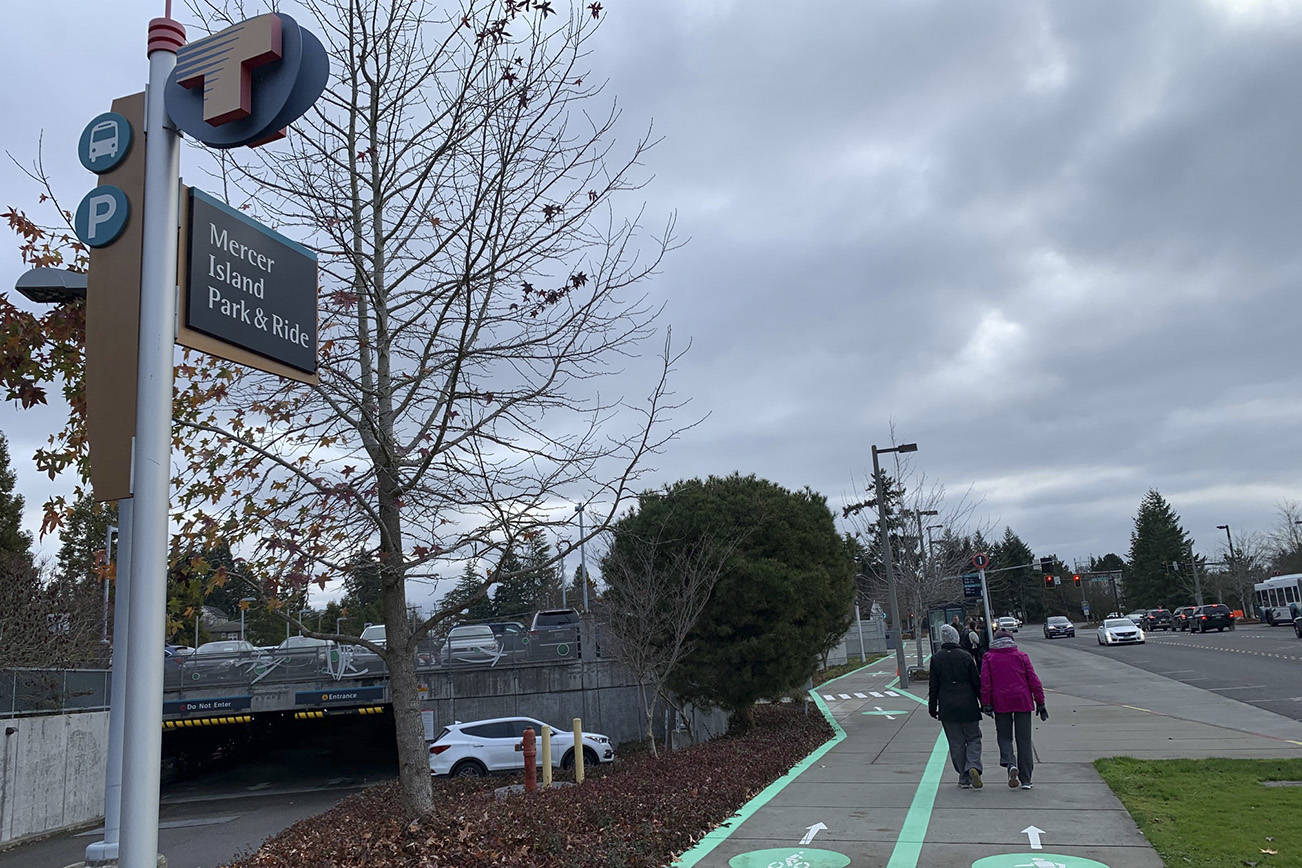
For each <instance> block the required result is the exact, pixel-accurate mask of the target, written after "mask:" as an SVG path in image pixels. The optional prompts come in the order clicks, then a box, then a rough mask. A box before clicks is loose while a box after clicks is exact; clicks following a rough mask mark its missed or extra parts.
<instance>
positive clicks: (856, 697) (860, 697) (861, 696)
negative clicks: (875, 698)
mask: <svg viewBox="0 0 1302 868" xmlns="http://www.w3.org/2000/svg"><path fill="white" fill-rule="evenodd" d="M854 698H855V699H867V698H868V697H867V696H864V695H863V694H862V693H856V694H855V695H854Z"/></svg>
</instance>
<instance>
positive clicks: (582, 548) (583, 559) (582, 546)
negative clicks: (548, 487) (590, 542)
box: [574, 503, 588, 612]
mask: <svg viewBox="0 0 1302 868" xmlns="http://www.w3.org/2000/svg"><path fill="white" fill-rule="evenodd" d="M586 506H587V504H586V503H580V504H579V505H578V506H576V507H574V511H575V512H577V513H578V514H579V569H581V570H582V571H583V611H584V612H587V611H588V554H587V548H586V541H585V540H584V532H583V510H584V508H585V507H586Z"/></svg>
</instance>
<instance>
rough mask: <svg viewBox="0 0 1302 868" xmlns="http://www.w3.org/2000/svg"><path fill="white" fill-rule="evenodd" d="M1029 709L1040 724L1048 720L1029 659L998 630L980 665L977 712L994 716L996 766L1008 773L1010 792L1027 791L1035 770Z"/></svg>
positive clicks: (1003, 631)
mask: <svg viewBox="0 0 1302 868" xmlns="http://www.w3.org/2000/svg"><path fill="white" fill-rule="evenodd" d="M1032 709H1034V710H1035V712H1036V713H1037V714H1039V715H1040V720H1048V719H1049V712H1048V710H1047V709H1046V708H1045V707H1044V687H1043V686H1042V685H1041V684H1040V679H1039V676H1037V675H1036V674H1035V668H1034V667H1032V666H1031V658H1030V657H1027V656H1026V654H1025V652H1023V651H1019V650H1018V648H1017V643H1015V642H1014V641H1013V635H1012V634H1011V633H1009V632H1008V631H1007V630H1000V631H998V632H997V633H995V639H994V641H993V642H991V643H990V650H989V651H987V652H986V655H985V659H983V660H982V661H981V710H982V711H983V712H985V713H986V714H990V713H993V714H994V716H995V739H996V741H998V742H999V764H1000V765H1001V766H1003V767H1004V768H1006V769H1008V786H1009V787H1010V788H1012V789H1017V788H1018V787H1019V786H1020V787H1021V788H1022V789H1024V790H1029V789H1030V788H1031V773H1032V772H1033V771H1034V770H1035V751H1034V748H1032V746H1031V711H1032ZM1014 739H1016V742H1017V749H1016V751H1014V750H1013V742H1014Z"/></svg>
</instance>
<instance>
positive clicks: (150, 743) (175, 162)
mask: <svg viewBox="0 0 1302 868" xmlns="http://www.w3.org/2000/svg"><path fill="white" fill-rule="evenodd" d="M184 44H185V28H183V27H182V26H181V25H180V24H179V23H178V22H176V21H173V20H172V19H171V18H170V17H165V18H155V19H154V20H153V21H151V22H149V42H148V48H147V53H148V55H149V91H148V96H147V98H146V103H147V104H146V107H145V209H144V221H143V236H144V242H143V245H142V249H141V271H140V361H139V371H138V374H137V377H138V379H137V383H136V440H135V452H134V455H133V458H132V477H133V479H132V493H133V496H134V498H135V514H134V515H133V516H132V518H133V519H134V522H133V524H134V527H132V529H131V580H130V581H131V588H130V595H131V596H130V606H131V613H130V615H129V616H128V617H129V619H130V627H131V648H130V650H129V653H128V655H127V666H126V672H125V675H126V682H127V685H126V688H127V690H126V720H125V737H124V739H123V751H122V753H123V756H122V765H123V768H125V769H130V770H131V773H130V774H128V775H124V776H123V781H122V819H121V846H120V848H119V864H120V865H121V866H122V868H154V866H155V865H156V864H157V861H158V783H159V781H158V778H159V763H160V759H161V752H162V742H163V727H162V723H161V721H162V718H163V641H164V639H165V635H164V630H163V618H164V612H165V611H166V608H167V542H168V527H167V511H168V483H169V481H170V477H171V454H172V353H173V351H172V345H173V344H174V343H175V341H176V255H177V215H178V194H179V186H178V185H179V175H180V147H179V145H180V136H179V135H178V134H177V132H176V130H175V128H173V127H172V125H171V123H170V122H169V121H168V117H167V110H166V108H165V106H164V104H163V91H164V86H165V85H166V83H167V78H168V76H169V75H170V74H171V72H172V69H173V68H174V67H175V66H176V51H177V49H178V48H180V47H181V46H182V45H184Z"/></svg>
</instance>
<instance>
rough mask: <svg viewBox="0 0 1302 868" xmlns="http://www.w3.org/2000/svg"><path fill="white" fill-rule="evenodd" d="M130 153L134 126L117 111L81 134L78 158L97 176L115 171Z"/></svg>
mask: <svg viewBox="0 0 1302 868" xmlns="http://www.w3.org/2000/svg"><path fill="white" fill-rule="evenodd" d="M130 150H131V124H130V123H129V122H128V121H127V119H126V118H124V117H122V115H120V114H118V113H117V112H104V114H102V115H99V116H98V117H96V118H95V119H94V120H92V121H91V122H90V123H88V124H86V129H84V130H82V131H81V141H79V142H78V143H77V157H78V158H79V159H80V160H81V164H82V165H83V166H85V167H86V168H87V169H89V170H90V171H92V172H94V173H95V174H97V175H101V174H103V173H104V172H107V171H109V170H110V169H113V168H115V167H116V166H117V165H118V164H119V163H121V162H122V161H123V160H125V159H126V157H127V152H128V151H130Z"/></svg>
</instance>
